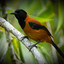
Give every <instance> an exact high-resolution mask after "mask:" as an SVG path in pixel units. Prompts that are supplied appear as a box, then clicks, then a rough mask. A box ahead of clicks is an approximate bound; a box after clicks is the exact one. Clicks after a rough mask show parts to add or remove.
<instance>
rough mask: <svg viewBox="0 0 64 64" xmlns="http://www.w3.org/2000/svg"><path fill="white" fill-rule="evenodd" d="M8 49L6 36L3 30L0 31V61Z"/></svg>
mask: <svg viewBox="0 0 64 64" xmlns="http://www.w3.org/2000/svg"><path fill="white" fill-rule="evenodd" d="M7 49H8V43H7V41H6V36H5V33H4V32H0V61H1V60H2V59H3V58H4V56H5V55H6V52H7Z"/></svg>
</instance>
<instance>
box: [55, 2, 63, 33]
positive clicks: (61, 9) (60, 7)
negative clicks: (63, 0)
mask: <svg viewBox="0 0 64 64" xmlns="http://www.w3.org/2000/svg"><path fill="white" fill-rule="evenodd" d="M58 8H59V10H58V26H57V29H56V32H55V34H56V33H57V32H58V31H59V29H60V28H61V26H62V24H63V15H64V14H63V6H62V5H61V4H60V3H59V5H58Z"/></svg>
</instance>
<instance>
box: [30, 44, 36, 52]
mask: <svg viewBox="0 0 64 64" xmlns="http://www.w3.org/2000/svg"><path fill="white" fill-rule="evenodd" d="M33 47H36V48H37V46H36V45H35V44H34V45H31V46H30V49H29V51H31V49H32V48H33Z"/></svg>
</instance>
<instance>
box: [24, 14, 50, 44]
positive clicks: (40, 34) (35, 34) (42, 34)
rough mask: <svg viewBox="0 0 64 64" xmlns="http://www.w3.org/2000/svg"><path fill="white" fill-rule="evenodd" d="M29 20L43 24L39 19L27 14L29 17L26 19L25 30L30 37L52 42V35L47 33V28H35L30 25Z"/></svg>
mask: <svg viewBox="0 0 64 64" xmlns="http://www.w3.org/2000/svg"><path fill="white" fill-rule="evenodd" d="M28 22H34V23H36V24H39V25H41V26H43V25H42V24H41V23H40V22H38V21H37V20H35V19H33V18H31V17H29V16H28V15H27V17H26V19H25V23H26V25H25V27H24V29H23V30H24V32H25V34H26V35H27V36H28V37H29V38H31V39H33V40H35V41H37V42H38V41H41V42H44V41H46V42H48V43H51V37H50V36H49V35H48V34H47V32H46V31H45V30H43V29H39V30H34V29H32V28H31V27H30V26H29V24H28Z"/></svg>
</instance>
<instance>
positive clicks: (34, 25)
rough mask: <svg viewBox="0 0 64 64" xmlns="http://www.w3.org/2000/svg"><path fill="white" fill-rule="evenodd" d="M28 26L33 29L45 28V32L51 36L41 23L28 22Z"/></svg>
mask: <svg viewBox="0 0 64 64" xmlns="http://www.w3.org/2000/svg"><path fill="white" fill-rule="evenodd" d="M29 26H30V27H31V28H32V29H35V30H39V29H43V30H45V31H46V32H47V34H48V35H49V36H52V35H51V33H50V32H49V31H48V29H47V28H46V27H45V26H43V25H39V24H36V23H34V22H29Z"/></svg>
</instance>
